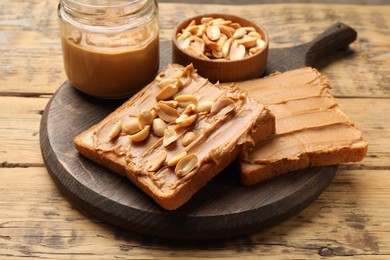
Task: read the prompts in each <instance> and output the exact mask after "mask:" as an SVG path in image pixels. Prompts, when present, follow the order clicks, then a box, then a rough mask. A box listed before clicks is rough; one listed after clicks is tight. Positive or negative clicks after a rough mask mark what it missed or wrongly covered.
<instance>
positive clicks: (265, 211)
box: [40, 23, 356, 239]
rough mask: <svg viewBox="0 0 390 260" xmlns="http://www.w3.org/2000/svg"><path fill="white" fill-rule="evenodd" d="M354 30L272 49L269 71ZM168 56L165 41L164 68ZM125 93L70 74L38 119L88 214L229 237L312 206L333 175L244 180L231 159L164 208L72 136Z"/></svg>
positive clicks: (131, 226) (63, 180) (166, 233)
mask: <svg viewBox="0 0 390 260" xmlns="http://www.w3.org/2000/svg"><path fill="white" fill-rule="evenodd" d="M355 38H356V32H355V31H354V30H352V29H351V28H349V27H347V26H345V25H343V24H340V23H338V24H335V25H333V26H332V27H330V28H329V29H328V30H327V31H326V32H324V33H323V34H321V35H320V36H319V37H318V38H316V39H315V40H314V41H313V42H311V43H308V44H304V45H300V46H296V47H293V48H286V49H272V48H271V49H270V53H269V66H268V67H267V73H271V72H274V71H275V70H279V71H284V70H288V69H293V68H297V67H301V66H304V65H312V66H313V65H314V63H313V62H314V61H316V60H318V59H319V58H321V57H323V56H324V55H328V54H330V53H331V52H333V51H335V50H338V49H340V48H343V47H347V46H348V45H349V43H351V42H352V41H354V40H355ZM170 60H171V51H170V42H161V69H162V68H164V67H165V66H166V64H168V63H169V62H170ZM123 102H124V100H98V99H95V98H91V97H88V96H86V95H84V94H81V93H80V92H78V91H77V90H75V89H74V88H73V87H72V86H71V85H70V83H69V82H65V83H64V84H63V85H62V86H61V87H60V88H59V89H58V91H57V92H56V93H55V94H54V96H53V97H52V98H51V100H50V102H49V103H48V105H47V107H46V109H45V111H44V114H43V117H42V121H41V127H40V143H41V150H42V154H43V158H44V161H45V164H46V166H47V169H48V171H49V173H50V175H51V176H52V178H53V180H54V181H55V183H56V184H57V185H58V187H59V188H60V189H61V191H62V192H63V193H64V194H65V195H66V196H67V197H68V198H69V199H70V200H71V201H72V202H73V203H74V204H75V205H77V206H79V208H80V209H81V210H82V211H83V212H86V213H87V214H91V215H94V216H96V217H98V218H100V219H102V220H104V221H106V222H108V223H111V224H113V225H116V226H118V227H120V228H124V229H128V230H130V231H135V232H139V233H143V234H148V235H153V236H160V237H167V238H181V239H182V238H184V239H210V238H222V237H232V236H238V235H243V234H248V233H252V232H256V231H258V230H260V229H262V228H264V227H267V226H269V225H272V224H275V223H278V222H280V221H282V220H284V219H286V218H287V217H289V216H292V215H293V214H295V213H297V212H299V211H300V210H302V209H304V208H305V207H306V206H308V205H309V204H310V203H311V202H312V201H313V200H314V199H315V198H317V196H319V194H321V192H322V191H323V190H324V189H325V188H326V187H327V186H328V185H329V183H330V182H331V180H332V178H333V176H334V174H335V172H336V170H337V166H329V167H317V168H309V169H304V170H300V171H296V172H291V173H289V174H286V175H283V176H280V177H277V178H273V179H271V180H268V181H266V182H263V183H260V184H257V185H254V186H251V187H243V186H241V185H240V182H239V176H238V170H237V168H236V165H235V164H234V163H233V164H231V165H230V166H229V167H227V168H226V169H225V170H223V171H222V172H221V173H220V174H219V175H218V176H217V177H215V178H214V179H213V180H212V181H211V182H210V183H208V184H207V185H206V186H205V187H204V188H203V189H201V190H200V191H199V192H198V193H197V194H195V196H194V197H193V198H192V199H191V200H190V201H189V202H187V203H186V204H185V205H183V206H182V207H181V208H179V209H178V210H175V211H167V210H164V209H162V208H161V207H160V206H159V205H157V204H156V203H155V202H154V201H153V200H152V199H151V198H149V197H148V196H147V195H145V194H144V193H143V192H142V191H141V190H139V189H138V188H137V187H135V186H134V185H133V184H132V183H131V182H130V181H128V180H127V179H125V178H124V177H121V176H119V175H117V174H114V173H112V172H110V171H109V170H107V169H105V168H104V167H101V166H99V165H97V164H95V163H93V162H91V161H89V160H88V159H86V158H84V157H82V156H81V155H79V153H78V152H77V150H76V149H75V148H74V146H73V139H74V137H75V136H76V135H78V134H79V133H81V132H82V131H84V130H86V129H88V128H89V127H90V126H92V125H94V124H96V123H98V122H99V121H100V120H101V119H103V118H104V117H105V116H106V115H108V114H109V113H110V112H112V111H113V110H114V109H115V108H117V107H118V106H119V105H120V104H122V103H123Z"/></svg>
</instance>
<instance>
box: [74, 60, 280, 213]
mask: <svg viewBox="0 0 390 260" xmlns="http://www.w3.org/2000/svg"><path fill="white" fill-rule="evenodd" d="M175 88H177V89H175ZM265 119H267V121H265ZM264 122H268V123H266V124H265V126H266V127H267V130H266V131H261V129H260V128H261V127H262V124H263V123H264ZM137 123H138V124H137ZM137 128H138V129H137ZM273 131H274V119H273V116H272V115H271V114H270V113H269V111H268V110H267V109H266V108H265V107H264V106H263V105H261V104H260V103H258V102H256V101H254V100H253V99H251V98H250V97H248V96H247V94H246V93H245V92H243V91H242V90H240V89H239V88H238V87H237V85H236V84H231V85H224V86H223V87H220V86H218V85H213V84H211V83H209V82H208V80H207V79H204V78H202V77H200V76H199V75H198V74H197V73H196V71H195V70H194V69H193V67H192V65H189V66H188V67H186V68H184V67H182V66H180V65H175V64H174V65H170V66H168V68H167V69H166V70H165V71H164V72H162V73H160V74H159V76H158V77H157V78H156V80H155V81H153V82H152V83H150V84H149V85H148V86H147V87H145V88H144V89H142V90H141V91H140V92H139V93H137V94H136V95H135V96H133V97H132V98H131V99H130V100H129V101H127V102H126V103H125V104H123V105H122V106H121V107H119V108H118V109H117V110H116V111H114V112H113V113H112V114H110V115H109V116H108V117H107V118H106V119H104V120H103V121H102V122H100V123H99V124H98V125H96V126H94V127H92V128H91V129H90V130H87V131H86V132H85V134H86V135H89V138H91V139H92V146H93V148H92V150H93V153H97V154H99V158H103V159H101V160H100V163H102V164H104V165H107V166H108V167H110V163H111V162H112V163H115V164H120V165H121V167H123V169H124V170H120V171H117V172H118V173H120V174H122V175H126V176H127V177H128V178H129V179H131V180H132V181H133V182H135V183H136V184H137V185H138V186H140V187H141V188H142V189H143V190H144V191H146V192H147V193H148V194H149V195H152V197H154V198H155V199H156V197H157V201H158V199H159V198H160V197H163V196H167V194H168V195H169V196H175V195H174V194H176V193H177V191H178V190H179V191H180V190H181V189H186V192H182V193H183V194H184V195H182V196H183V198H184V201H185V200H188V199H189V197H190V196H192V194H193V193H195V191H196V189H198V188H200V187H201V186H203V185H204V184H205V183H206V182H207V181H208V180H210V179H211V178H212V177H213V176H215V175H216V174H217V173H218V172H220V171H221V170H222V169H223V168H224V167H226V166H227V165H228V164H229V163H230V162H231V161H233V160H234V159H235V158H236V157H237V155H238V154H239V153H240V152H241V151H242V150H244V149H248V148H249V147H253V146H254V145H255V143H256V142H258V141H259V140H260V139H262V138H264V137H265V136H268V135H270V134H272V133H273ZM75 143H76V147H78V146H80V145H77V143H78V142H77V140H76V141H75ZM79 150H80V151H81V152H82V151H83V149H79ZM84 154H87V155H86V156H87V157H88V153H85V152H84ZM111 166H112V165H111ZM111 168H113V169H114V170H115V169H116V168H115V166H112V167H111ZM192 182H193V183H192ZM184 186H185V187H184ZM188 194H189V195H188ZM181 200H183V199H181ZM160 202H161V201H160ZM180 203H184V202H180ZM160 204H164V202H162V203H160ZM163 206H164V207H166V208H173V207H175V208H176V207H177V205H175V206H171V205H168V206H167V205H163Z"/></svg>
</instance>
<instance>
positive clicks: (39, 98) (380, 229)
mask: <svg viewBox="0 0 390 260" xmlns="http://www.w3.org/2000/svg"><path fill="white" fill-rule="evenodd" d="M57 3H58V2H57V1H55V0H46V1H38V0H31V1H22V0H14V1H12V2H6V1H4V2H1V3H0V10H1V12H0V99H1V104H2V105H1V106H0V118H1V119H0V144H1V145H0V162H1V168H0V197H1V200H0V258H1V259H20V258H26V257H27V258H38V259H112V258H119V259H170V258H173V257H179V258H230V259H233V258H237V257H241V258H244V259H251V258H259V257H263V258H267V257H272V258H273V259H318V258H321V256H335V258H336V259H341V258H342V259H345V258H346V257H349V258H352V257H354V258H355V259H388V258H389V257H390V231H389V230H390V218H389V216H390V189H389V184H390V154H389V152H388V151H389V150H390V142H389V138H390V130H389V129H390V102H389V97H390V88H389V85H390V44H389V43H390V29H389V26H390V15H389V14H390V7H389V6H353V5H351V6H345V5H322V4H284V5H283V4H275V5H252V6H228V5H196V6H195V7H194V6H193V5H188V4H160V26H161V31H160V32H161V37H162V38H163V39H170V37H171V31H172V29H173V27H174V25H175V24H176V23H178V22H179V21H181V20H183V19H184V18H186V17H187V16H192V15H195V14H200V13H203V12H205V13H206V12H216V11H218V12H226V13H232V14H236V15H243V16H245V17H247V18H248V19H251V20H254V21H256V22H258V23H260V24H262V25H263V26H264V27H265V28H266V29H267V30H268V33H269V36H270V42H271V46H272V47H291V46H292V45H294V44H297V45H298V44H301V43H304V42H307V41H310V40H311V39H312V38H313V37H314V36H315V35H317V34H318V32H319V31H322V30H324V29H325V28H326V27H327V26H329V24H332V23H333V22H335V21H342V22H345V23H346V24H349V25H351V26H352V27H353V28H355V29H356V30H357V31H358V39H357V41H356V42H355V43H354V44H352V46H351V49H350V50H347V51H345V52H343V53H341V54H340V56H341V57H342V59H338V60H337V61H335V62H333V63H330V64H329V65H328V66H325V67H323V68H322V70H321V72H322V73H323V74H324V75H326V76H327V77H328V78H329V80H330V81H331V82H332V84H333V89H332V90H331V92H332V94H334V95H335V96H336V97H337V101H338V102H339V103H340V106H341V108H342V109H343V111H345V112H346V113H347V114H348V115H349V116H350V117H351V119H352V120H354V121H355V122H356V124H357V126H358V128H359V129H361V130H362V131H363V133H364V136H365V137H366V139H367V140H368V142H369V152H368V156H367V158H366V159H365V160H364V161H362V162H360V163H356V164H347V165H342V166H340V168H339V171H338V173H337V175H336V177H335V178H334V180H333V181H332V183H331V185H330V186H329V188H328V189H327V190H326V191H325V192H324V193H323V194H322V195H321V196H320V197H319V198H318V199H317V200H316V201H315V202H314V203H313V204H311V205H310V207H308V208H306V209H305V210H304V211H302V212H301V213H300V214H298V215H297V216H295V217H293V218H291V219H289V220H288V221H285V222H283V223H282V224H280V225H277V226H274V227H270V228H268V229H266V230H264V231H262V232H260V233H256V234H253V235H250V236H244V237H239V238H234V239H223V240H216V241H213V242H206V243H203V242H184V241H172V240H162V239H158V238H152V237H148V236H142V235H137V234H134V233H131V232H127V231H124V230H121V229H118V228H114V227H111V226H109V225H106V224H104V223H102V222H101V221H99V220H97V219H93V218H92V219H91V218H89V217H87V216H85V215H83V214H82V213H80V212H79V211H78V210H76V209H74V208H73V206H71V204H70V203H69V202H68V201H67V200H66V199H65V198H64V196H63V195H62V194H61V193H60V192H59V191H58V189H57V187H56V186H55V184H54V183H53V181H52V179H51V178H50V176H49V174H48V173H47V171H46V168H45V167H44V164H43V160H42V156H41V153H40V149H39V134H38V133H39V122H40V119H41V114H42V111H43V109H44V107H45V105H46V104H47V102H48V100H49V98H50V97H51V95H52V94H53V93H54V92H55V90H56V89H57V87H58V86H60V85H61V83H62V82H64V81H65V79H66V77H65V74H64V72H63V65H62V57H61V49H60V41H59V32H58V25H57V20H56V19H57V18H56V7H57ZM183 10H185V11H183ZM293 43H294V44H293ZM338 58H340V57H338ZM329 59H330V58H329ZM325 61H326V60H325Z"/></svg>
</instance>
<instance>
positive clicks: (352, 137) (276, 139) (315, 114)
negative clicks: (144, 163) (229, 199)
mask: <svg viewBox="0 0 390 260" xmlns="http://www.w3.org/2000/svg"><path fill="white" fill-rule="evenodd" d="M239 87H240V88H241V89H243V90H245V91H246V92H247V93H248V94H249V95H250V96H251V97H252V98H254V99H256V100H257V101H259V102H260V103H262V104H265V105H267V106H268V108H269V109H270V110H271V111H272V112H273V114H274V115H275V121H276V131H275V135H273V136H271V137H269V138H267V139H266V140H263V141H262V142H260V143H258V144H257V145H256V147H255V149H254V150H253V151H251V152H249V151H246V152H243V153H242V155H241V156H240V168H241V175H240V176H241V182H242V184H244V185H251V184H255V183H258V182H260V181H263V180H266V179H269V178H271V177H274V176H277V175H280V174H283V173H287V172H289V171H294V170H298V169H302V168H306V167H311V166H326V165H335V164H340V163H347V162H356V161H360V160H362V159H363V158H364V157H365V155H366V153H367V146H368V145H367V142H366V141H365V140H364V139H363V137H362V133H361V132H360V131H359V130H357V129H356V128H355V125H354V123H353V122H351V120H350V119H349V118H348V117H347V116H346V115H345V114H344V113H343V112H342V111H341V110H340V108H339V107H338V105H337V103H336V100H335V99H334V98H333V97H332V96H331V95H330V94H329V93H328V90H329V89H330V83H329V82H328V81H327V80H326V79H325V78H324V77H323V76H321V74H320V73H319V72H318V71H317V70H316V69H314V68H309V67H306V68H302V69H297V70H293V71H288V72H285V73H276V74H273V75H270V76H268V77H266V78H263V79H256V80H250V81H246V82H241V83H240V84H239Z"/></svg>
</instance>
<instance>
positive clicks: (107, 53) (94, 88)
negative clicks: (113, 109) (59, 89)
mask: <svg viewBox="0 0 390 260" xmlns="http://www.w3.org/2000/svg"><path fill="white" fill-rule="evenodd" d="M58 17H59V21H60V29H61V42H62V51H63V57H64V67H65V72H66V75H67V77H68V79H69V80H70V82H71V83H72V85H73V86H74V87H75V88H77V89H79V90H80V91H82V92H84V93H87V94H89V95H92V96H95V97H101V98H120V97H125V96H129V95H131V94H133V93H135V92H137V91H138V90H139V89H141V88H143V87H144V86H146V85H147V84H148V83H150V82H151V81H152V80H153V79H154V77H155V76H156V74H157V71H158V67H159V27H158V6H157V2H156V1H155V0H60V4H59V6H58Z"/></svg>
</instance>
